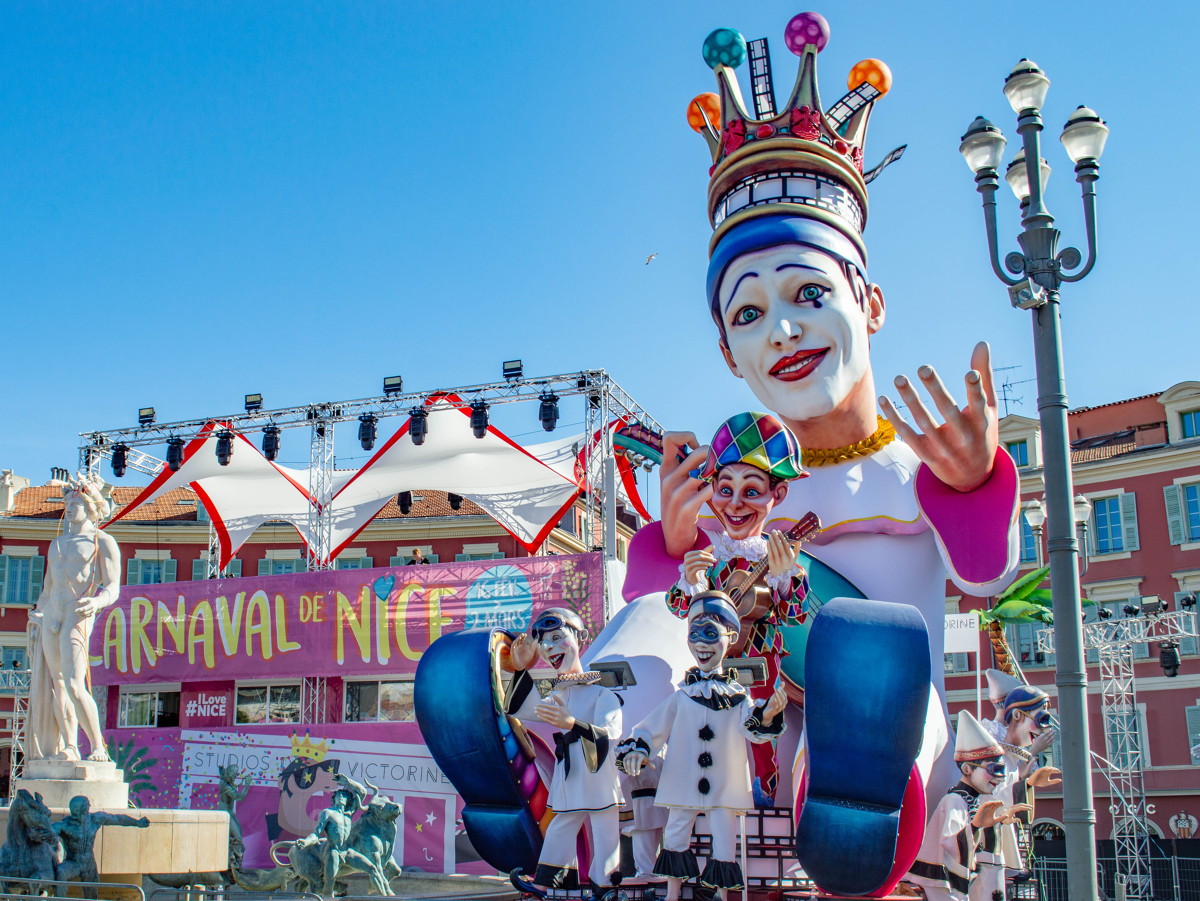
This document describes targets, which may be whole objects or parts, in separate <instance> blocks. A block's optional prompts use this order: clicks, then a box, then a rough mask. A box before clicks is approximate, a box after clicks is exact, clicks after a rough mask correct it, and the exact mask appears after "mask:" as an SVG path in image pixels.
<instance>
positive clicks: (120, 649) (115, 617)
mask: <svg viewBox="0 0 1200 901" xmlns="http://www.w3.org/2000/svg"><path fill="white" fill-rule="evenodd" d="M110 651H116V660H117V672H119V673H124V672H128V670H127V669H126V665H125V611H124V610H122V609H121V608H120V607H114V608H113V612H112V615H111V616H109V618H108V619H107V620H105V621H104V668H105V669H111V668H112V663H111V659H112V658H111V657H110V656H109V652H110Z"/></svg>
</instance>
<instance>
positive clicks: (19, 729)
mask: <svg viewBox="0 0 1200 901" xmlns="http://www.w3.org/2000/svg"><path fill="white" fill-rule="evenodd" d="M37 640H38V638H37V632H36V631H34V632H33V633H32V634H31V635H30V638H29V642H30V644H32V643H33V642H34V641H37ZM31 650H32V649H27V650H26V658H25V659H27V660H32V659H33V656H32V653H30V651H31ZM29 677H30V671H29V670H15V669H0V691H3V692H4V694H7V695H11V696H12V699H13V718H12V748H11V749H10V751H9V758H8V786H9V788H8V790H9V792H13V791H16V784H17V779H18V778H20V777H21V776H24V775H25V754H26V751H25V737H26V736H25V730H26V728H27V727H28V723H29Z"/></svg>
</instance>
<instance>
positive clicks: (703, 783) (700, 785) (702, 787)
mask: <svg viewBox="0 0 1200 901" xmlns="http://www.w3.org/2000/svg"><path fill="white" fill-rule="evenodd" d="M696 788H697V790H698V791H699V792H700V794H702V795H707V794H708V790H709V789H710V788H712V786H711V785H709V784H708V780H707V779H701V780H700V781H699V782H697V783H696Z"/></svg>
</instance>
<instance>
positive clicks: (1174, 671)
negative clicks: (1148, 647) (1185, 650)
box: [1158, 641, 1179, 679]
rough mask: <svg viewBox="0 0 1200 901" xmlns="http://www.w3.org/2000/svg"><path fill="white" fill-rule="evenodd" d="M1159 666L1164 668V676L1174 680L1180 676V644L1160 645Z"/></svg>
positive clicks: (1161, 643)
mask: <svg viewBox="0 0 1200 901" xmlns="http://www.w3.org/2000/svg"><path fill="white" fill-rule="evenodd" d="M1158 665H1159V666H1161V667H1162V671H1163V675H1164V676H1166V677H1167V678H1168V679H1174V678H1175V677H1176V676H1178V675H1179V642H1177V641H1160V642H1159V643H1158Z"/></svg>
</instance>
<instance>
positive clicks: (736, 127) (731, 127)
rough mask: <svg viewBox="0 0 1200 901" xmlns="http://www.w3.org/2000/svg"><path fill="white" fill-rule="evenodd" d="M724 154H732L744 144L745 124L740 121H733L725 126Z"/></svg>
mask: <svg viewBox="0 0 1200 901" xmlns="http://www.w3.org/2000/svg"><path fill="white" fill-rule="evenodd" d="M724 141H725V153H727V154H728V153H733V151H735V150H737V149H738V148H739V147H741V146H742V145H743V144H745V143H746V123H745V122H743V121H742V120H741V119H734V120H733V121H732V122H730V123H729V124H728V125H726V126H725V137H724Z"/></svg>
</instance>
